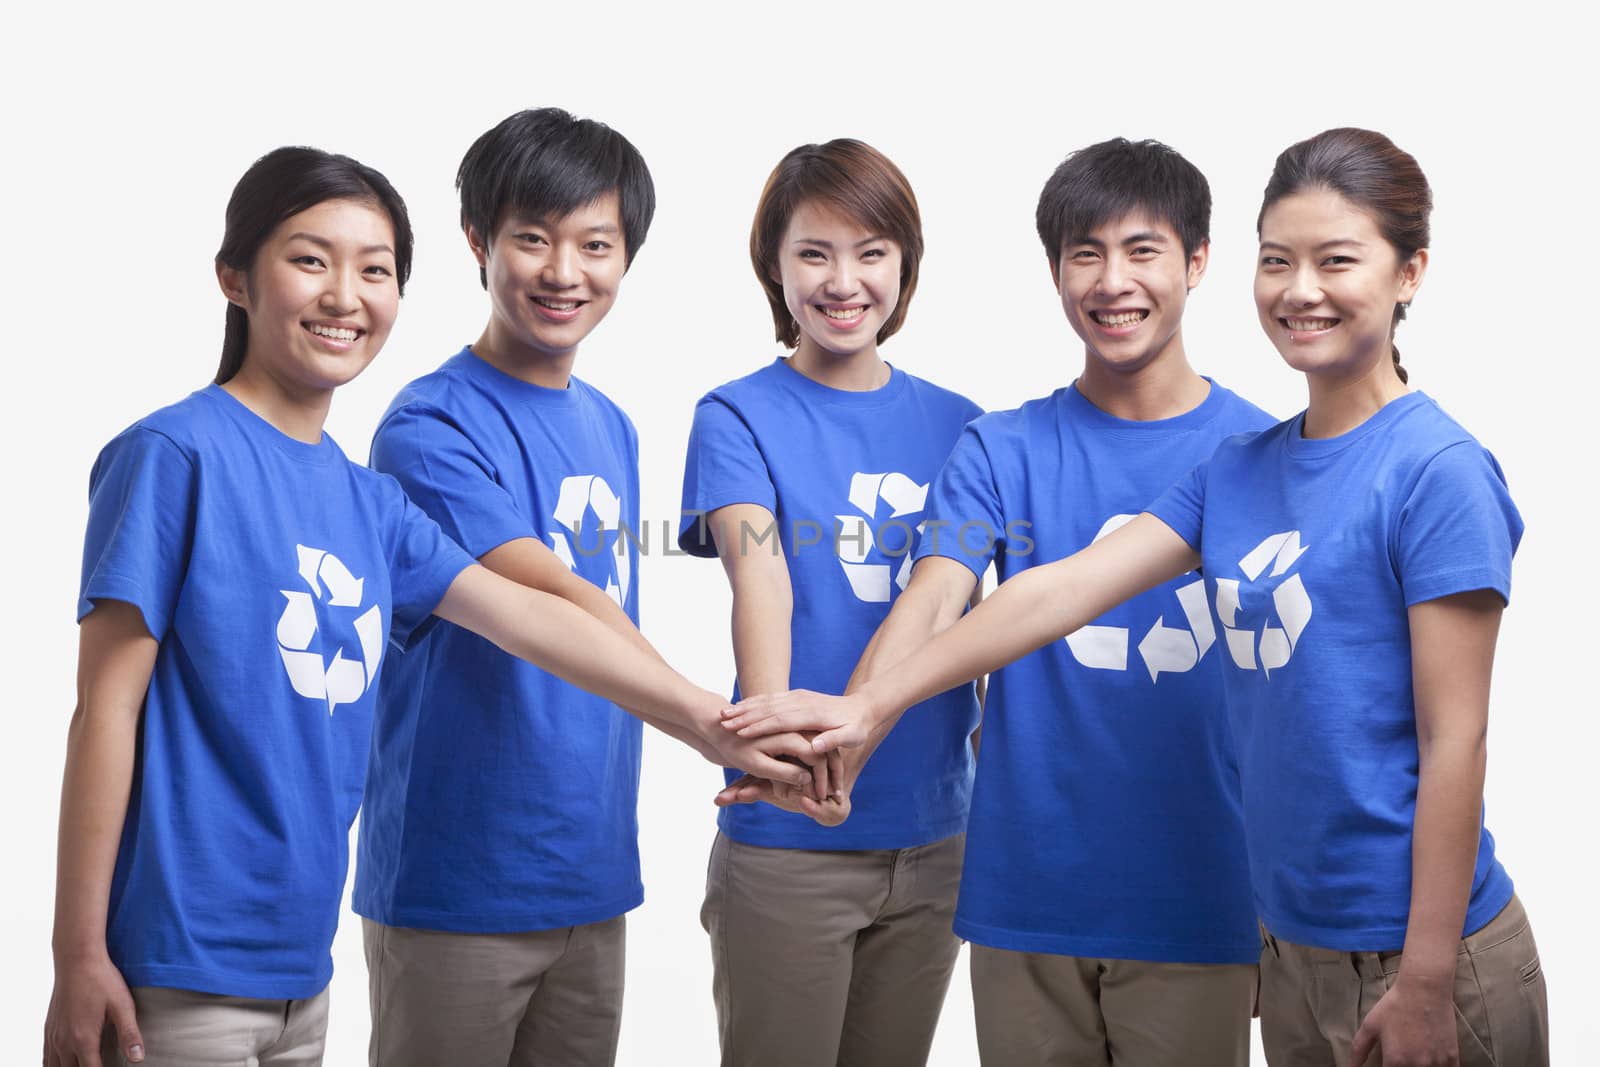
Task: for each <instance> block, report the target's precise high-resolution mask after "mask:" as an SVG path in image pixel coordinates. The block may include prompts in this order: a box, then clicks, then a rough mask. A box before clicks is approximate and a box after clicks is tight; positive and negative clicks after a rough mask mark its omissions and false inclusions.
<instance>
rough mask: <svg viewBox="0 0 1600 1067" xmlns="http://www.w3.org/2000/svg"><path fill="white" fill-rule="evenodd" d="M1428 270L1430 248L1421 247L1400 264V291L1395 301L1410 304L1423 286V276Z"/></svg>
mask: <svg viewBox="0 0 1600 1067" xmlns="http://www.w3.org/2000/svg"><path fill="white" fill-rule="evenodd" d="M1427 272H1428V250H1427V249H1426V248H1419V249H1417V250H1416V251H1415V252H1414V253H1412V255H1411V258H1410V259H1408V260H1406V261H1405V262H1404V263H1402V264H1400V292H1399V294H1398V295H1397V296H1396V297H1395V303H1398V304H1409V303H1411V298H1412V297H1414V296H1416V295H1417V290H1418V289H1420V288H1421V287H1422V276H1423V275H1424V274H1426V273H1427Z"/></svg>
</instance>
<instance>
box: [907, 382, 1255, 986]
mask: <svg viewBox="0 0 1600 1067" xmlns="http://www.w3.org/2000/svg"><path fill="white" fill-rule="evenodd" d="M1271 424H1272V419H1271V418H1270V417H1269V416H1268V415H1267V414H1266V413H1265V412H1263V411H1261V410H1260V409H1259V408H1257V407H1255V406H1254V405H1252V404H1250V403H1248V402H1246V401H1244V400H1242V399H1240V398H1239V397H1238V396H1237V395H1235V394H1234V393H1231V392H1229V391H1228V390H1226V389H1224V388H1223V387H1222V386H1220V385H1216V384H1215V383H1213V384H1212V386H1211V390H1210V392H1209V393H1208V394H1207V396H1206V398H1205V400H1204V401H1202V402H1201V403H1200V405H1199V406H1197V407H1196V408H1194V409H1193V410H1192V411H1188V412H1186V413H1184V414H1182V415H1178V416H1176V417H1174V418H1170V419H1157V420H1154V421H1147V422H1134V421H1129V420H1126V419H1120V418H1117V417H1115V416H1113V415H1109V414H1107V413H1106V412H1104V411H1101V410H1100V409H1099V408H1097V407H1095V406H1094V405H1093V404H1092V403H1090V402H1089V401H1088V400H1087V399H1086V398H1085V397H1084V395H1083V394H1082V393H1080V392H1079V391H1078V389H1077V387H1076V386H1068V387H1066V388H1064V389H1058V390H1056V391H1055V392H1054V393H1052V394H1050V395H1049V396H1047V397H1043V398H1041V399H1038V400H1033V401H1030V402H1028V403H1027V404H1024V405H1023V406H1022V407H1020V408H1018V409H1016V410H1015V411H1002V412H995V413H994V414H990V415H985V416H984V417H983V418H981V419H978V420H977V421H975V422H973V423H972V424H971V425H970V426H968V427H967V430H966V433H964V434H963V435H962V437H961V441H960V443H958V444H957V445H956V449H955V452H954V453H953V454H952V455H951V456H950V461H949V462H948V463H946V464H945V467H944V470H943V471H941V472H940V474H939V477H938V479H937V480H936V481H935V482H934V486H933V492H932V494H931V495H930V496H929V498H928V518H929V520H930V526H929V531H928V532H927V533H925V534H924V535H923V538H922V543H921V545H920V546H919V547H918V549H917V558H919V559H921V558H924V557H927V556H931V555H938V556H945V557H948V558H950V559H953V560H957V561H958V562H961V563H964V564H966V565H967V566H968V567H970V568H971V569H972V572H973V574H975V575H977V576H978V577H979V579H980V580H981V579H982V576H983V572H984V570H985V569H986V568H987V567H988V565H989V561H990V560H991V559H992V560H994V561H995V564H996V570H997V572H998V576H999V578H1000V580H1001V581H1005V580H1006V579H1007V578H1010V577H1011V576H1012V575H1015V574H1018V573H1020V572H1022V571H1024V570H1026V569H1028V568H1029V567H1033V566H1036V565H1038V564H1041V563H1049V562H1051V561H1052V560H1057V559H1061V558H1062V557H1064V556H1068V555H1071V554H1072V553H1074V552H1076V551H1078V550H1079V549H1082V548H1083V547H1085V546H1086V545H1088V544H1089V543H1090V542H1092V541H1094V540H1096V539H1097V538H1098V537H1100V536H1102V535H1103V534H1104V533H1106V532H1109V531H1110V530H1113V529H1115V528H1116V527H1118V526H1120V525H1121V524H1122V523H1124V522H1126V521H1128V520H1129V519H1131V518H1132V517H1133V516H1134V515H1136V514H1138V512H1139V511H1140V509H1142V508H1143V507H1144V506H1145V505H1147V504H1148V503H1149V502H1150V501H1151V499H1153V498H1154V497H1155V496H1157V495H1158V494H1159V493H1160V492H1161V491H1162V490H1163V489H1166V488H1167V487H1168V486H1170V485H1171V484H1172V483H1173V482H1174V481H1176V480H1177V479H1179V478H1180V477H1182V476H1183V475H1185V474H1187V473H1188V472H1189V471H1190V470H1192V469H1193V468H1194V467H1195V465H1196V464H1198V463H1201V462H1203V461H1204V460H1205V459H1206V458H1207V457H1208V456H1210V455H1211V451H1212V449H1214V448H1215V447H1216V446H1217V444H1218V443H1219V442H1220V441H1222V440H1224V439H1225V438H1227V437H1230V436H1232V435H1233V434H1236V433H1243V432H1252V431H1255V430H1260V429H1263V428H1264V427H1267V426H1270V425H1271ZM935 521H936V522H937V524H938V525H934V522H935ZM991 532H992V533H991ZM1215 644H1216V631H1215V628H1214V627H1213V626H1212V624H1211V612H1210V609H1209V607H1207V605H1206V598H1205V589H1204V584H1203V583H1202V581H1201V580H1200V578H1199V576H1197V575H1195V574H1193V573H1191V574H1187V575H1185V576H1183V577H1182V578H1179V579H1177V580H1175V581H1172V582H1169V583H1167V584H1166V585H1163V586H1160V587H1158V588H1156V589H1154V590H1151V591H1150V592H1148V593H1145V594H1143V595H1141V596H1138V597H1135V598H1133V599H1132V600H1129V601H1127V602H1125V603H1123V604H1121V605H1119V606H1118V607H1116V608H1113V609H1112V610H1111V611H1109V612H1107V613H1106V614H1105V615H1103V616H1101V617H1100V618H1098V619H1096V620H1094V622H1093V623H1092V624H1091V625H1089V626H1085V627H1084V628H1083V629H1081V630H1079V631H1078V632H1077V633H1075V634H1072V635H1071V636H1069V637H1067V638H1065V639H1064V640H1061V641H1056V642H1054V643H1053V644H1051V645H1049V646H1047V647H1045V648H1042V649H1040V650H1038V651H1037V652H1034V653H1032V654H1031V655H1028V656H1025V657H1023V658H1022V659H1020V660H1018V661H1017V662H1015V663H1013V664H1011V665H1010V666H1008V667H1005V668H1003V669H1001V670H999V671H996V672H995V673H994V674H992V675H990V677H989V694H988V697H987V699H986V700H985V702H984V717H983V746H982V749H981V751H980V753H979V758H978V775H977V782H976V785H975V786H974V789H973V797H972V814H971V816H970V817H969V819H968V822H967V852H966V862H965V865H964V866H963V869H962V876H961V899H960V903H959V905H958V908H957V911H956V922H955V930H956V933H957V934H959V935H960V936H961V937H963V938H966V939H967V940H969V941H975V942H977V943H979V944H983V945H990V946H993V947H995V948H1003V949H1011V950H1015V951H1022V952H1052V953H1058V954H1062V955H1068V956H1087V957H1108V958H1117V959H1136V960H1155V961H1165V962H1178V963H1248V962H1253V961H1254V960H1255V959H1256V957H1257V956H1258V955H1259V954H1260V949H1261V938H1260V934H1259V933H1258V931H1257V929H1256V925H1255V911H1254V909H1253V908H1252V907H1251V902H1250V884H1249V872H1248V870H1247V868H1246V865H1245V852H1244V828H1243V826H1242V825H1241V824H1240V817H1239V781H1238V770H1237V767H1236V766H1235V763H1234V758H1233V751H1232V745H1231V744H1230V743H1229V740H1228V725H1227V718H1226V715H1225V714H1224V711H1223V707H1222V673H1221V668H1220V666H1219V664H1218V662H1217V661H1218V659H1219V657H1220V655H1221V654H1222V653H1221V651H1220V650H1214V648H1213V646H1214V645H1215Z"/></svg>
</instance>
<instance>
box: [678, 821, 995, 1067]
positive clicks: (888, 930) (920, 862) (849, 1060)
mask: <svg viewBox="0 0 1600 1067" xmlns="http://www.w3.org/2000/svg"><path fill="white" fill-rule="evenodd" d="M964 837H965V835H962V834H957V835H955V836H953V837H948V838H946V839H944V840H943V841H936V842H934V843H933V844H931V845H922V846H920V847H917V848H903V849H891V850H882V851H861V852H813V851H807V850H803V849H784V848H757V847H755V846H753V845H742V844H740V843H738V842H737V841H733V840H730V839H729V838H728V837H726V836H724V835H722V834H718V835H717V840H716V844H715V845H713V846H712V849H711V865H710V869H709V871H708V873H707V876H706V902H705V907H704V908H702V909H701V912H700V921H701V923H702V925H704V926H705V928H706V932H707V933H709V934H710V935H711V955H712V973H713V978H712V992H713V995H714V996H715V999H716V1004H717V1024H718V1030H719V1033H720V1036H721V1040H722V1063H723V1065H724V1067H832V1065H837V1067H902V1065H904V1067H916V1065H920V1064H924V1063H926V1062H927V1059H928V1049H929V1046H931V1045H932V1043H933V1031H934V1027H935V1025H936V1024H937V1023H938V1020H939V1009H940V1007H941V1006H942V1005H943V1004H944V994H945V989H946V988H947V987H948V986H949V984H950V972H951V971H953V970H954V969H955V963H956V954H957V952H958V951H959V950H960V947H961V943H960V941H958V940H957V939H956V936H955V934H953V933H951V930H950V925H951V922H952V921H953V919H954V917H955V904H956V891H957V889H958V888H959V887H960V884H961V852H962V848H963V845H964Z"/></svg>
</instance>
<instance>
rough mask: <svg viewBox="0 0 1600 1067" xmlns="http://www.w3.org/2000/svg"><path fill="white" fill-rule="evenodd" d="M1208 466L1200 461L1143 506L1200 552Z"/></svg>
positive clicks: (1207, 462)
mask: <svg viewBox="0 0 1600 1067" xmlns="http://www.w3.org/2000/svg"><path fill="white" fill-rule="evenodd" d="M1210 469H1211V462H1210V461H1209V460H1208V461H1206V462H1205V463H1202V464H1200V465H1199V466H1198V467H1196V468H1195V469H1194V470H1192V471H1190V472H1189V473H1188V474H1187V475H1185V476H1184V477H1183V478H1180V479H1179V480H1178V482H1177V484H1175V485H1173V486H1172V487H1171V488H1169V489H1168V490H1167V491H1166V492H1164V493H1162V494H1161V495H1160V496H1158V497H1157V498H1156V500H1155V503H1153V504H1151V505H1150V506H1149V507H1147V508H1145V509H1144V510H1145V512H1146V513H1147V514H1150V515H1154V516H1155V517H1156V518H1158V519H1160V520H1161V521H1162V522H1164V523H1166V524H1167V525H1168V526H1170V527H1171V528H1172V532H1173V533H1175V534H1177V535H1178V536H1179V537H1181V538H1183V540H1184V541H1185V543H1187V544H1188V546H1189V547H1190V548H1192V549H1194V550H1195V551H1196V552H1198V551H1200V530H1201V527H1202V526H1203V525H1204V520H1205V512H1206V477H1207V474H1208V473H1209V472H1210Z"/></svg>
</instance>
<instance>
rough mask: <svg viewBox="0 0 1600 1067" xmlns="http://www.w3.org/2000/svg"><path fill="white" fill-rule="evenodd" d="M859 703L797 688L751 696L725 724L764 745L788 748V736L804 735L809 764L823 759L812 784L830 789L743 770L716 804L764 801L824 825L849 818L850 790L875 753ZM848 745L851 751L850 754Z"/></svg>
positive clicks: (747, 740)
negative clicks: (866, 762)
mask: <svg viewBox="0 0 1600 1067" xmlns="http://www.w3.org/2000/svg"><path fill="white" fill-rule="evenodd" d="M858 704H859V701H857V700H855V699H854V698H852V697H849V696H844V697H833V696H827V695H824V694H822V693H813V692H811V691H809V690H805V689H794V690H790V691H789V692H787V693H775V694H765V695H761V696H754V697H749V698H747V699H745V700H743V701H741V702H740V703H739V704H738V705H737V706H736V707H732V708H728V709H726V710H725V711H724V712H723V713H722V714H723V718H722V728H723V730H724V731H725V732H726V733H727V734H728V736H729V737H733V738H736V739H738V740H739V741H740V742H741V743H743V744H757V745H763V744H771V743H773V742H775V741H777V740H778V739H783V744H784V745H785V746H788V745H791V744H792V741H789V740H788V739H791V738H799V739H801V741H802V743H804V744H805V745H806V746H807V748H808V753H807V754H806V755H805V756H801V757H799V758H801V759H802V761H804V762H810V761H811V760H818V759H820V760H821V761H822V763H821V765H820V768H819V767H817V766H814V767H813V786H814V787H815V786H818V785H820V784H826V785H827V786H828V788H827V789H821V788H813V789H811V790H807V789H805V788H804V786H803V784H796V783H795V781H794V780H793V776H792V775H791V776H790V780H788V781H785V780H783V779H781V778H780V779H773V778H770V777H766V776H763V775H761V774H760V773H759V772H756V773H752V772H751V771H750V769H749V768H742V769H744V770H745V771H746V773H745V775H744V777H743V778H740V779H739V780H738V781H736V782H734V783H733V784H732V785H730V786H728V787H727V788H726V789H724V790H723V791H722V792H720V793H718V794H717V797H716V803H717V805H718V806H719V807H726V806H728V805H730V804H753V803H756V802H758V801H760V802H764V803H767V804H772V805H773V806H775V807H779V808H782V809H784V810H785V811H795V812H799V813H800V814H802V815H806V816H809V817H810V818H812V819H814V820H816V821H817V822H819V823H821V824H822V825H824V826H837V825H839V824H840V823H842V822H844V821H845V819H847V818H849V817H850V789H851V787H852V786H853V785H854V784H855V778H856V775H857V774H858V773H859V772H860V769H861V764H862V763H864V762H865V761H866V757H867V755H868V754H869V753H870V748H868V747H867V746H866V742H867V740H868V738H869V735H870V729H869V727H868V725H867V715H866V713H865V709H862V708H859V707H858ZM846 749H849V750H850V751H849V753H848V754H846V752H845V750H846ZM786 751H787V749H786Z"/></svg>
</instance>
